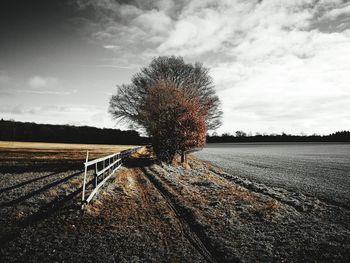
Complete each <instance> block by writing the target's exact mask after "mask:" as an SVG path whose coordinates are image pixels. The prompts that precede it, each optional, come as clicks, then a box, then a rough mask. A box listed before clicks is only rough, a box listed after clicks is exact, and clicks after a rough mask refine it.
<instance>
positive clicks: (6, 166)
mask: <svg viewBox="0 0 350 263" xmlns="http://www.w3.org/2000/svg"><path fill="white" fill-rule="evenodd" d="M81 167H82V161H73V162H69V161H66V160H64V161H63V160H62V161H42V160H36V161H28V160H13V161H11V160H0V171H1V173H25V172H57V171H62V170H76V169H81Z"/></svg>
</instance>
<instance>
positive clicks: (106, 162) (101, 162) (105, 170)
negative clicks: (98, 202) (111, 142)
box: [82, 147, 142, 208]
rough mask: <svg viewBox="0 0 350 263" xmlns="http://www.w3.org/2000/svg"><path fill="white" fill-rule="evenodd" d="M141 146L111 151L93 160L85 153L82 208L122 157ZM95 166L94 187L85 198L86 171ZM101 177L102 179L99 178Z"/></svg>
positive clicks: (120, 163) (120, 161)
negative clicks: (111, 152) (115, 151)
mask: <svg viewBox="0 0 350 263" xmlns="http://www.w3.org/2000/svg"><path fill="white" fill-rule="evenodd" d="M140 148H142V147H135V148H132V149H129V150H125V151H122V152H117V153H113V154H110V155H107V156H104V157H101V158H98V159H95V160H91V161H89V152H87V153H86V160H85V163H84V180H83V193H82V208H84V205H85V204H87V203H89V202H90V201H91V199H92V198H93V197H94V196H95V195H96V193H97V192H98V190H99V189H100V188H101V186H102V185H103V184H104V183H105V182H107V180H108V179H109V178H110V177H111V176H112V175H113V173H114V172H115V171H116V170H118V169H119V168H120V167H121V165H122V161H123V159H124V158H126V157H128V156H129V155H130V154H132V153H134V152H136V151H137V150H139V149H140ZM93 165H94V166H95V171H94V175H93V176H94V177H95V178H94V179H95V187H94V189H93V190H92V192H91V193H90V195H89V196H88V197H87V198H85V195H86V181H87V171H88V168H89V166H93ZM101 178H102V179H101Z"/></svg>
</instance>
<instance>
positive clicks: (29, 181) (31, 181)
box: [0, 170, 68, 194]
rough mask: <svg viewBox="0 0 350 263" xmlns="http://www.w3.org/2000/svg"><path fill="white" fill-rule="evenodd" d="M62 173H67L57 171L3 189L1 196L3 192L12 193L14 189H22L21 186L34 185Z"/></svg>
mask: <svg viewBox="0 0 350 263" xmlns="http://www.w3.org/2000/svg"><path fill="white" fill-rule="evenodd" d="M67 171H68V170H67ZM62 172H65V171H56V172H53V173H50V174H47V175H43V176H40V177H37V178H34V179H31V180H28V181H25V182H22V183H19V184H16V185H13V186H9V187H6V188H3V189H0V194H1V193H3V192H6V191H10V190H13V189H16V188H19V187H21V186H24V185H27V184H30V183H33V182H36V181H39V180H41V179H44V178H47V177H50V176H53V175H56V174H59V173H62Z"/></svg>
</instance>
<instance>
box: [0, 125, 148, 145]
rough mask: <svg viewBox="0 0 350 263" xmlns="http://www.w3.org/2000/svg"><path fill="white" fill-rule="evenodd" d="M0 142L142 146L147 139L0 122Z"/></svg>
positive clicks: (124, 133) (119, 132) (119, 133)
mask: <svg viewBox="0 0 350 263" xmlns="http://www.w3.org/2000/svg"><path fill="white" fill-rule="evenodd" d="M0 140H1V141H31V142H57V143H92V144H144V143H147V140H148V139H147V138H145V137H141V136H140V135H139V133H138V132H137V131H133V130H127V131H122V130H119V129H99V128H95V127H88V126H80V127H78V126H71V125H51V124H36V123H32V122H18V121H12V120H3V119H1V120H0Z"/></svg>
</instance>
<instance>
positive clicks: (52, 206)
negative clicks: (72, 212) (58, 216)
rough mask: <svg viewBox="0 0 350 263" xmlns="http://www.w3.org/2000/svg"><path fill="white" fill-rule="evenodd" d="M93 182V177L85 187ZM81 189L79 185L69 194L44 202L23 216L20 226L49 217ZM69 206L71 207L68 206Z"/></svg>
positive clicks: (76, 205)
mask: <svg viewBox="0 0 350 263" xmlns="http://www.w3.org/2000/svg"><path fill="white" fill-rule="evenodd" d="M93 183H94V179H92V180H90V181H89V182H88V183H87V184H86V187H88V186H90V185H92V184H93ZM82 191H83V186H81V187H79V188H78V189H76V190H75V191H74V192H72V193H70V194H69V195H65V196H58V197H56V198H55V199H54V200H52V201H51V202H49V203H47V204H45V205H44V206H42V207H40V209H39V210H38V211H37V212H36V213H34V214H32V215H30V216H28V217H27V218H25V219H24V220H23V221H22V222H21V223H20V226H22V227H25V226H28V225H30V224H33V223H35V222H38V221H41V220H44V219H46V218H48V217H50V216H51V215H52V214H53V213H55V212H56V211H58V210H60V209H61V208H62V207H63V206H64V205H65V204H67V203H68V202H69V201H71V200H73V199H74V197H76V196H77V195H78V194H80V193H81V192H82ZM78 206H79V204H75V205H74V207H75V208H78ZM70 208H71V207H70Z"/></svg>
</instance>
